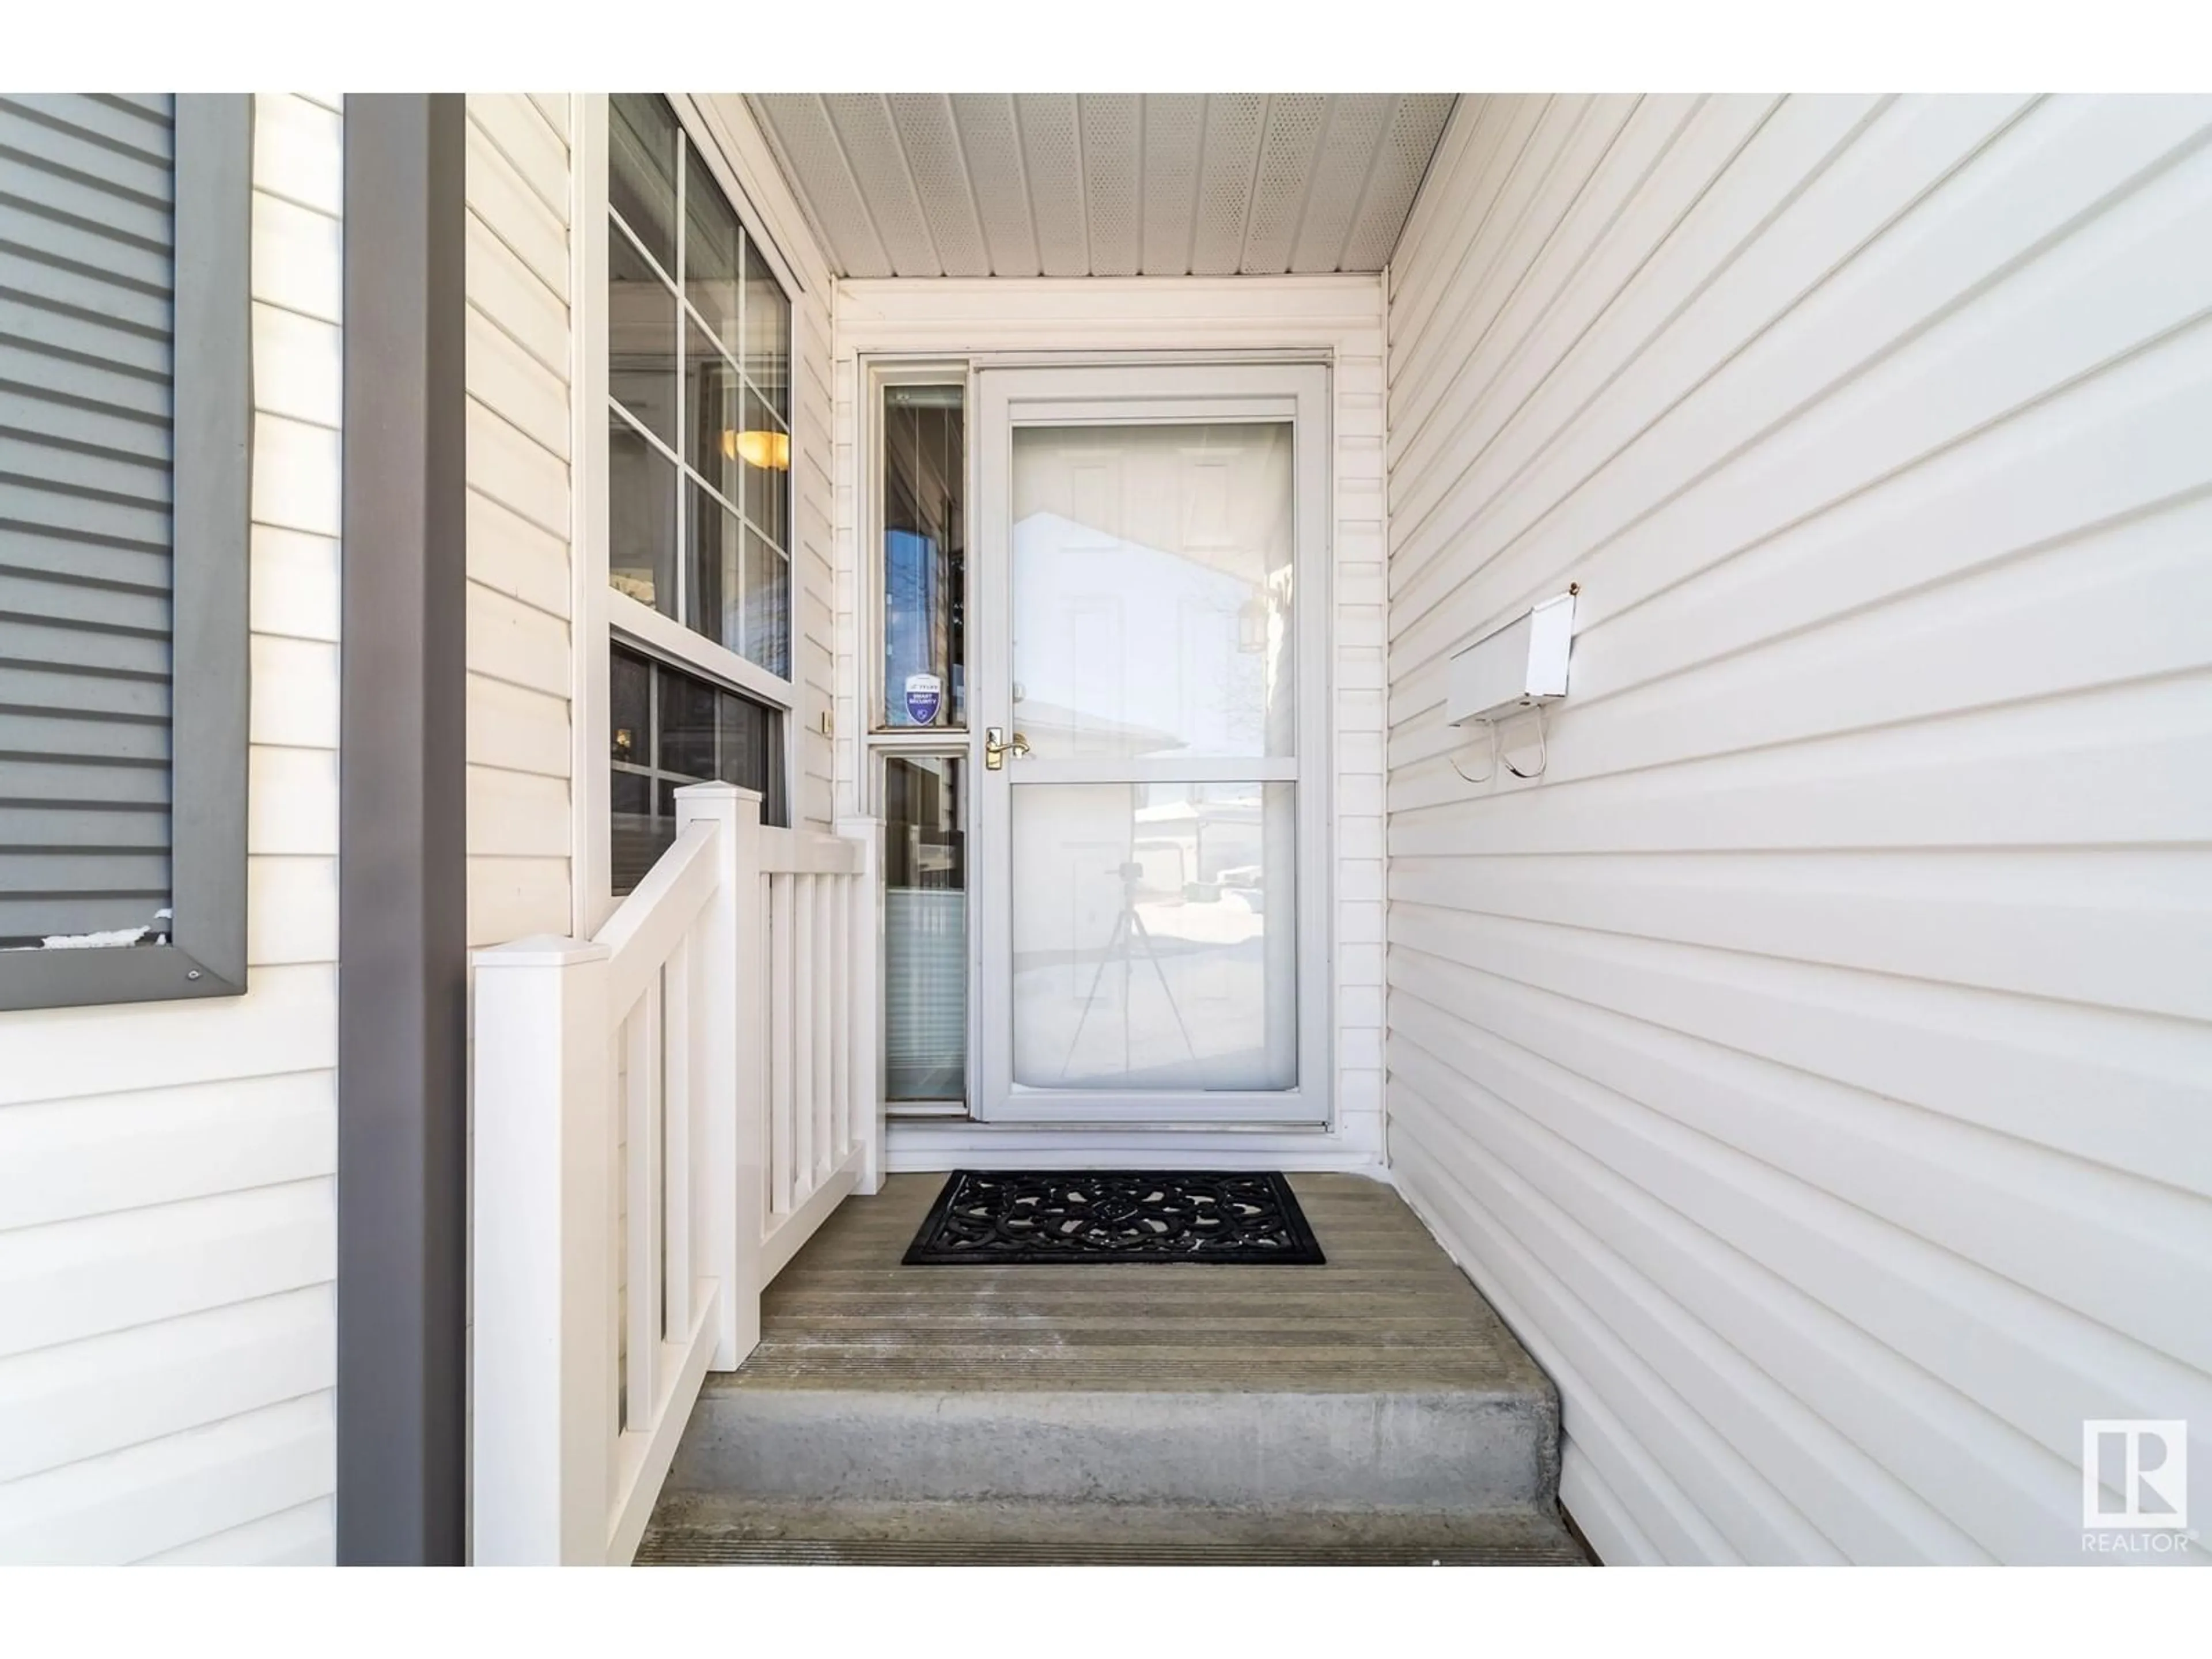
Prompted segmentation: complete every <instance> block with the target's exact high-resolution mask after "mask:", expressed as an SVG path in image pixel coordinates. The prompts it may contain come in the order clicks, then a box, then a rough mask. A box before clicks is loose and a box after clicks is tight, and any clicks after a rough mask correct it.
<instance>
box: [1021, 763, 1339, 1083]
mask: <svg viewBox="0 0 2212 1659" xmlns="http://www.w3.org/2000/svg"><path fill="white" fill-rule="evenodd" d="M1011 793H1012V798H1013V805H1012V814H1013V836H1012V851H1013V869H1012V878H1013V894H1012V921H1013V944H1014V961H1013V979H1014V996H1013V1011H1014V1082H1015V1083H1016V1085H1018V1086H1022V1087H1025V1088H1034V1089H1208V1090H1227V1089H1287V1088H1292V1087H1295V1086H1296V1085H1297V1080H1298V1079H1297V890H1296V880H1297V860H1296V853H1297V848H1296V839H1295V838H1296V836H1297V819H1296V809H1295V803H1296V799H1297V791H1296V788H1295V787H1294V786H1292V785H1291V784H1286V783H1270V784H1260V783H1174V784H1129V783H1114V784H1033V785H1026V786H1024V787H1021V788H1018V789H1015V790H1013V791H1012V792H1011Z"/></svg>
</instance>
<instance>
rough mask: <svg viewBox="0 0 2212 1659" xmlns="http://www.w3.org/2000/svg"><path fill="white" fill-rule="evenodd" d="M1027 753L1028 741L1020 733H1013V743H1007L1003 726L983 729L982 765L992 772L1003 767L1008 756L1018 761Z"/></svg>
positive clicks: (1028, 749)
mask: <svg viewBox="0 0 2212 1659" xmlns="http://www.w3.org/2000/svg"><path fill="white" fill-rule="evenodd" d="M1029 752H1030V740H1029V739H1028V738H1025V737H1024V736H1023V735H1022V734H1021V733H1020V732H1015V733H1014V737H1013V741H1012V742H1011V743H1009V742H1007V741H1006V727H1005V726H986V727H985V728H984V731H983V764H984V765H985V766H986V767H987V768H989V769H991V770H992V771H994V772H995V771H997V770H999V769H1000V768H1001V767H1003V766H1005V765H1006V757H1008V756H1009V755H1012V756H1013V757H1015V758H1016V759H1019V758H1020V757H1022V756H1024V755H1026V754H1028V753H1029Z"/></svg>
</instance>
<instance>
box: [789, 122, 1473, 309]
mask: <svg viewBox="0 0 2212 1659" xmlns="http://www.w3.org/2000/svg"><path fill="white" fill-rule="evenodd" d="M747 97H748V101H749V102H750V104H751V105H752V107H753V111H754V112H755V114H757V116H758V117H759V118H760V123H761V126H762V127H763V130H764V131H766V132H767V134H768V136H769V143H770V144H771V145H773V146H774V148H775V152H776V159H777V160H778V161H780V162H781V164H782V167H783V170H784V173H785V175H786V176H787V178H788V179H789V180H790V182H791V185H792V188H793V191H795V192H796V193H797V194H798V196H799V200H800V201H801V202H802V203H804V204H805V208H806V211H807V213H808V215H809V216H811V219H812V221H813V224H814V229H815V234H817V236H818V237H820V239H821V241H822V246H823V248H824V249H825V250H827V252H828V253H829V258H830V262H831V263H832V264H834V265H835V266H836V270H837V274H838V275H840V276H1192V275H1199V276H1227V275H1231V274H1242V275H1248V276H1280V275H1282V274H1284V273H1285V272H1290V271H1300V272H1318V271H1332V270H1381V269H1382V268H1383V264H1385V263H1386V262H1387V261H1388V260H1389V257H1390V251H1391V249H1392V248H1393V247H1395V246H1396V244H1397V240H1398V232H1399V230H1400V228H1401V227H1402V226H1403V225H1404V224H1405V222H1406V216H1407V213H1408V212H1409V211H1410V210H1412V207H1413V195H1414V192H1415V191H1417V190H1419V187H1420V183H1421V175H1422V174H1423V173H1425V172H1426V171H1427V169H1428V165H1429V158H1430V156H1431V155H1434V154H1435V152H1436V148H1437V139H1438V138H1439V137H1441V136H1442V135H1443V129H1444V122H1445V120H1446V119H1447V118H1449V116H1450V114H1451V107H1452V95H1451V94H1449V93H1440V94H1431V93H1361V94H1318V93H1210V94H1208V93H1142V94H1093V93H1085V94H1081V95H1078V94H1073V93H903V94H874V93H754V94H747Z"/></svg>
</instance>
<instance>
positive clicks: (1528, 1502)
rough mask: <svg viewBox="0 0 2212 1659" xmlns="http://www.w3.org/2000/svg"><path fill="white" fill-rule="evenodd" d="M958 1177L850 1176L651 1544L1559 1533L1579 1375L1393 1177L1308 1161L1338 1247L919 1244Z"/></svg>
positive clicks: (1001, 1547)
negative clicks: (1090, 1254) (1124, 1259)
mask: <svg viewBox="0 0 2212 1659" xmlns="http://www.w3.org/2000/svg"><path fill="white" fill-rule="evenodd" d="M940 1184H941V1182H940V1181H939V1179H937V1178H933V1177H926V1176H898V1177H894V1178H893V1179H892V1180H891V1181H890V1182H889V1183H888V1184H887V1186H886V1188H885V1190H884V1193H883V1194H881V1195H879V1196H878V1197H875V1198H872V1199H867V1200H854V1201H852V1202H849V1203H848V1204H847V1205H845V1206H843V1207H842V1209H841V1210H839V1212H837V1213H836V1215H835V1216H833V1217H831V1218H830V1219H829V1222H828V1223H827V1224H826V1225H824V1226H823V1230H822V1231H821V1232H820V1233H819V1234H817V1236H816V1237H814V1238H813V1239H812V1240H811V1241H810V1242H809V1243H807V1245H806V1246H805V1249H802V1250H801V1251H800V1252H799V1255H797V1257H795V1258H794V1259H793V1261H792V1262H791V1264H790V1266H789V1267H787V1268H786V1269H785V1270H784V1272H783V1273H782V1274H781V1275H780V1276H779V1277H778V1279H776V1282H775V1284H774V1285H772V1286H771V1287H770V1288H769V1294H768V1296H767V1297H766V1298H765V1299H764V1300H763V1306H762V1337H761V1342H760V1346H759V1347H758V1348H757V1349H756V1350H755V1352H753V1353H752V1355H751V1356H750V1358H748V1359H747V1360H746V1361H745V1363H744V1365H742V1366H741V1367H739V1368H738V1370H736V1371H733V1372H732V1373H730V1374H728V1375H727V1376H711V1377H709V1378H708V1381H707V1384H706V1387H705V1388H704V1389H703V1390H702V1393H701V1395H700V1399H699V1403H698V1405H697V1407H696V1409H695V1410H694V1412H693V1413H692V1417H691V1421H690V1425H688V1427H687V1429H686V1431H685V1433H684V1439H683V1443H682V1444H681V1445H680V1446H679V1447H678V1450H677V1454H676V1459H675V1464H674V1467H673V1468H671V1471H670V1473H669V1476H668V1480H667V1481H666V1483H665V1486H664V1489H663V1498H662V1503H661V1506H660V1509H659V1511H658V1512H657V1514H656V1517H655V1521H654V1523H653V1529H652V1531H651V1533H650V1534H648V1545H647V1555H648V1556H649V1557H650V1558H651V1559H665V1560H671V1561H673V1560H737V1559H763V1560H765V1559H794V1560H795V1559H823V1560H829V1559H884V1560H890V1559H914V1560H922V1559H942V1560H946V1561H951V1560H959V1559H975V1560H984V1559H1007V1560H1013V1559H1022V1560H1030V1559H1035V1560H1048V1559H1050V1560H1062V1559H1102V1560H1103V1559H1116V1560H1119V1559H1188V1560H1203V1559H1255V1560H1258V1559H1267V1560H1304V1559H1310V1560H1347V1561H1348V1560H1356V1559H1393V1560H1396V1559H1406V1560H1414V1559H1430V1557H1429V1555H1427V1554H1425V1553H1424V1552H1430V1553H1432V1554H1434V1556H1435V1559H1523V1558H1522V1556H1520V1555H1516V1554H1515V1553H1514V1552H1516V1551H1521V1550H1524V1549H1526V1550H1534V1551H1536V1552H1538V1553H1539V1554H1541V1553H1542V1552H1543V1551H1545V1550H1550V1549H1553V1548H1555V1547H1558V1544H1559V1536H1557V1535H1555V1534H1558V1523H1557V1519H1556V1517H1557V1514H1558V1491H1559V1399H1558V1395H1557V1394H1556V1393H1555V1392H1554V1390H1553V1387H1552V1384H1551V1382H1550V1380H1549V1379H1548V1378H1547V1377H1546V1376H1544V1374H1543V1372H1542V1371H1541V1370H1540V1369H1539V1368H1538V1367H1537V1366H1536V1364H1535V1363H1534V1361H1533V1360H1532V1359H1531V1358H1529V1357H1528V1353H1527V1352H1526V1351H1525V1350H1523V1349H1522V1346H1520V1344H1519V1343H1518V1342H1516V1341H1515V1340H1514V1339H1513V1335H1512V1333H1511V1332H1510V1331H1509V1330H1508V1329H1506V1328H1505V1326H1504V1322H1502V1321H1501V1320H1499V1319H1498V1316H1497V1314H1496V1312H1495V1311H1494V1310H1492V1308H1491V1307H1490V1305H1489V1304H1487V1303H1486V1302H1485V1301H1484V1300H1483V1298H1482V1297H1481V1296H1480V1293H1479V1292H1477V1291H1476V1290H1475V1289H1474V1286H1473V1285H1470V1284H1469V1283H1468V1280H1467V1279H1466V1278H1465V1276H1464V1275H1462V1273H1460V1272H1459V1270H1458V1269H1457V1267H1455V1266H1454V1265H1453V1264H1452V1262H1451V1261H1450V1260H1449V1258H1448V1257H1446V1256H1445V1255H1444V1254H1443V1251H1442V1250H1441V1249H1439V1248H1438V1247H1437V1243H1436V1241H1435V1240H1434V1239H1433V1238H1431V1237H1430V1236H1429V1234H1428V1232H1427V1231H1426V1230H1425V1229H1424V1228H1423V1227H1422V1226H1421V1225H1420V1223H1419V1220H1418V1219H1417V1218H1415V1217H1414V1216H1413V1213H1412V1212H1410V1211H1409V1210H1407V1208H1406V1206H1405V1204H1404V1203H1403V1201H1402V1200H1400V1199H1399V1197H1398V1195H1397V1194H1395V1193H1394V1192H1392V1191H1391V1190H1390V1189H1389V1188H1388V1187H1386V1186H1383V1185H1380V1184H1378V1183H1376V1182H1370V1181H1365V1180H1361V1179H1358V1178H1357V1177H1352V1176H1294V1177H1292V1186H1293V1188H1294V1189H1295V1190H1296V1191H1297V1194H1298V1199H1299V1202H1300V1204H1301V1205H1302V1206H1304V1209H1305V1211H1306V1213H1307V1217H1308V1218H1309V1220H1310V1221H1311V1222H1312V1224H1313V1226H1314V1229H1315V1231H1316V1235H1317V1236H1318V1237H1320V1239H1321V1241H1322V1247H1323V1249H1325V1250H1327V1251H1328V1263H1327V1265H1325V1266H1321V1267H1269V1266H1261V1267H1225V1266H1223V1267H1215V1266H1209V1267H1188V1266H1135V1265H1098V1266H1087V1267H1060V1266H1054V1267H1003V1266H986V1267H975V1266H963V1267H904V1266H903V1265H902V1263H901V1262H900V1259H899V1258H900V1255H901V1253H902V1251H903V1249H905V1246H906V1243H907V1241H908V1239H910V1238H911V1237H913V1234H914V1231H915V1227H916V1226H918V1225H920V1223H921V1218H922V1215H923V1213H924V1212H926V1211H927V1208H928V1206H929V1205H930V1203H931V1201H932V1200H933V1199H934V1198H935V1196H936V1194H937V1191H938V1189H939V1186H940ZM714 1517H719V1518H714ZM854 1551H866V1552H873V1553H872V1554H866V1555H865V1556H863V1555H855V1554H853V1553H852V1552H854ZM1239 1551H1243V1552H1247V1553H1246V1554H1244V1555H1242V1556H1240V1555H1237V1552H1239ZM1363 1551H1365V1552H1370V1553H1368V1554H1364V1555H1363V1554H1362V1553H1361V1552H1363ZM777 1552H782V1553H777ZM793 1552H796V1553H793ZM807 1552H813V1553H811V1554H809V1553H807ZM841 1552H842V1553H841ZM963 1552H967V1553H964V1554H963ZM1070 1552H1073V1553H1070ZM1129 1552H1135V1553H1129ZM1146 1552H1151V1553H1146ZM1210 1552H1211V1553H1210ZM1221 1552H1228V1553H1227V1554H1223V1553H1221ZM1373 1552H1381V1553H1380V1554H1375V1553H1373ZM1452 1552H1458V1553H1456V1554H1454V1553H1452Z"/></svg>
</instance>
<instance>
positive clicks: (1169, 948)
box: [970, 366, 1329, 1123]
mask: <svg viewBox="0 0 2212 1659" xmlns="http://www.w3.org/2000/svg"><path fill="white" fill-rule="evenodd" d="M978 385H979V391H980V396H979V398H978V400H977V401H978V407H977V413H978V417H979V418H978V420H977V422H976V428H975V435H976V439H977V441H978V442H979V444H980V447H981V455H980V466H979V471H978V479H979V483H980V487H981V500H980V502H979V511H978V514H977V530H978V538H979V552H980V555H981V564H980V568H979V569H978V571H977V573H976V574H977V578H978V580H977V595H976V597H977V611H978V619H979V621H980V623H981V627H980V629H979V633H978V636H977V637H975V638H974V639H973V641H972V645H973V647H974V649H975V668H976V672H975V682H974V685H973V690H972V696H973V708H972V711H971V715H970V720H971V725H970V730H971V731H974V732H976V733H977V734H978V738H979V741H978V743H977V745H976V749H975V758H976V761H977V762H978V763H979V764H977V766H976V768H975V772H974V774H973V776H974V777H975V781H976V790H975V808H976V811H975V834H976V842H977V845H976V854H977V855H976V859H975V866H974V876H973V883H972V885H973V889H974V896H975V902H976V903H977V905H978V913H979V915H978V919H979V922H980V925H981V975H980V980H979V989H980V996H979V1004H980V1006H979V1011H978V1012H979V1024H980V1032H979V1036H980V1039H981V1041H980V1045H979V1058H980V1060H981V1066H980V1068H979V1075H978V1078H977V1083H978V1085H979V1086H978V1089H977V1095H976V1103H975V1104H976V1109H977V1111H978V1113H979V1115H981V1116H983V1117H985V1118H988V1119H994V1120H1000V1121H1008V1120H1013V1121H1020V1120H1029V1121H1054V1122H1066V1123H1079V1122H1086V1121H1088V1122H1113V1121H1120V1122H1145V1121H1151V1122H1200V1121H1211V1122H1239V1123H1242V1122H1253V1123H1266V1122H1316V1121H1326V1119H1327V1117H1328V1097H1329V1090H1328V977H1329V975H1328V930H1327V925H1326V917H1327V915H1328V906H1327V893H1326V885H1327V872H1328V860H1327V859H1326V856H1325V853H1326V848H1325V844H1324V843H1325V840H1326V837H1327V834H1328V814H1327V811H1326V800H1325V799H1324V796H1323V788H1324V784H1323V780H1324V779H1325V777H1326V775H1327V774H1326V771H1325V769H1324V767H1323V764H1322V762H1323V758H1324V757H1323V752H1322V750H1323V744H1325V741H1326V725H1327V722H1326V717H1325V711H1326V709H1327V708H1328V686H1327V665H1326V653H1325V649H1324V648H1323V647H1324V641H1325V639H1326V635H1325V632H1324V628H1325V617H1326V614H1327V613H1326V605H1327V592H1326V589H1327V583H1326V567H1327V559H1326V548H1325V544H1324V542H1323V539H1322V538H1323V537H1324V535H1325V530H1324V526H1325V525H1326V522H1327V513H1326V494H1327V478H1326V475H1325V471H1324V469H1323V466H1322V461H1321V458H1322V456H1324V455H1326V454H1327V453H1328V429H1327V426H1326V409H1327V386H1328V381H1327V374H1326V371H1325V370H1324V369H1322V368H1319V367H1317V366H1316V367H1295V368H1293V367H1280V366H1267V367H1261V366H1227V367H1217V368H1135V367H1132V368H1068V369H1029V368H1023V369H992V370H987V371H985V372H984V373H983V374H981V376H980V377H979V380H978Z"/></svg>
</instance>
